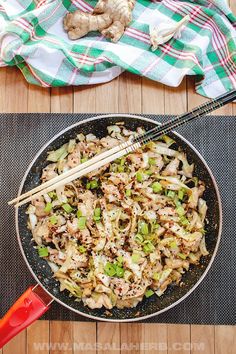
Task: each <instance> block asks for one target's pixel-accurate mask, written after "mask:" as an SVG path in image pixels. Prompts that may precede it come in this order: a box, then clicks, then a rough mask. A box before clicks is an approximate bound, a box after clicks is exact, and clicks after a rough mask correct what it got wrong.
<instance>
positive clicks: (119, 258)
mask: <svg viewBox="0 0 236 354" xmlns="http://www.w3.org/2000/svg"><path fill="white" fill-rule="evenodd" d="M117 262H118V263H119V264H122V263H123V262H124V259H123V257H122V256H118V257H117Z"/></svg>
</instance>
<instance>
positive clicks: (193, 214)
mask: <svg viewBox="0 0 236 354" xmlns="http://www.w3.org/2000/svg"><path fill="white" fill-rule="evenodd" d="M142 131H143V130H142V128H138V129H137V131H136V132H133V131H130V130H128V129H127V128H126V127H125V126H124V125H122V124H119V125H113V126H110V127H108V135H107V136H106V137H104V138H102V139H98V138H97V137H96V136H95V135H93V134H88V135H87V136H85V135H83V134H82V133H80V134H78V135H77V136H76V137H75V138H74V139H72V140H70V141H69V142H68V143H67V144H64V145H63V146H61V147H59V148H58V149H57V150H56V151H51V152H49V154H48V158H47V161H48V165H47V166H46V168H45V169H44V170H43V171H42V182H45V181H47V180H50V179H51V178H54V177H55V176H57V175H59V174H61V173H63V172H65V171H68V170H69V169H71V168H73V167H74V166H77V165H79V164H81V163H83V162H85V161H87V160H88V159H90V158H91V157H93V156H94V155H95V154H97V153H100V152H103V151H105V150H106V149H108V148H111V147H113V146H116V145H118V144H120V143H121V142H123V141H127V140H129V139H132V136H134V135H135V136H136V135H137V134H138V133H141V132H142ZM176 146H177V145H176V143H175V141H174V140H173V139H172V138H170V137H168V136H164V137H162V138H161V139H159V140H158V141H153V142H151V143H148V144H146V145H145V146H143V147H142V148H140V149H138V150H136V151H135V152H133V153H130V154H128V155H126V156H124V157H122V158H120V159H118V160H115V161H114V162H112V163H110V164H107V165H105V166H103V167H101V168H100V169H98V170H96V171H93V172H91V173H90V174H88V175H87V176H85V177H83V178H81V179H77V180H75V181H73V182H72V183H69V184H68V185H66V186H64V187H60V188H58V189H57V190H55V191H53V192H50V193H48V194H45V195H44V196H42V197H40V198H38V199H35V200H32V202H31V203H30V205H29V207H28V211H27V213H28V227H29V228H30V230H31V232H32V235H33V240H34V242H35V248H37V249H38V252H39V256H40V257H43V258H44V259H45V260H47V262H48V264H49V265H50V267H51V269H52V272H53V276H54V277H55V278H56V279H57V280H58V281H59V282H60V287H61V291H68V292H69V296H73V297H74V298H75V300H76V301H83V303H84V304H85V305H86V306H88V307H90V308H91V309H95V308H102V307H105V308H107V309H111V308H113V307H114V306H117V307H118V308H124V307H135V306H136V305H137V304H138V303H139V302H140V301H142V299H143V298H144V297H145V296H146V297H150V296H155V294H156V295H157V296H164V295H163V294H164V293H165V291H166V289H167V288H168V286H169V285H170V284H175V285H176V286H181V284H182V283H181V281H182V276H183V274H184V273H185V272H187V271H189V267H190V265H191V264H197V263H198V262H199V260H200V258H201V257H202V256H207V254H208V251H207V247H206V240H205V237H206V235H205V230H204V227H205V219H206V214H207V204H206V201H205V200H204V190H205V186H204V183H203V182H202V181H200V180H198V178H196V176H194V175H193V173H194V165H193V164H190V163H189V162H188V160H187V156H186V154H185V153H183V152H182V151H180V150H179V149H178V148H176Z"/></svg>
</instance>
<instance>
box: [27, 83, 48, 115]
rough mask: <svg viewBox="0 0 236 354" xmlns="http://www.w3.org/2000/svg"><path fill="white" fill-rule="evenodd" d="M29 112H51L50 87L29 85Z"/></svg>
mask: <svg viewBox="0 0 236 354" xmlns="http://www.w3.org/2000/svg"><path fill="white" fill-rule="evenodd" d="M28 112H29V113H49V112H50V88H45V87H39V86H35V85H29V90H28Z"/></svg>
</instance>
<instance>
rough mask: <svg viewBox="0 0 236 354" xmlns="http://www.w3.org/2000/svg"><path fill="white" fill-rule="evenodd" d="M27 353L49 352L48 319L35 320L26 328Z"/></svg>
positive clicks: (43, 353)
mask: <svg viewBox="0 0 236 354" xmlns="http://www.w3.org/2000/svg"><path fill="white" fill-rule="evenodd" d="M27 354H49V321H36V322H35V323H34V324H32V325H31V326H30V327H28V328H27Z"/></svg>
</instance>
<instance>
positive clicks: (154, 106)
mask: <svg viewBox="0 0 236 354" xmlns="http://www.w3.org/2000/svg"><path fill="white" fill-rule="evenodd" d="M164 100H165V96H164V85H162V84H160V83H159V82H155V81H152V80H149V79H147V78H145V77H143V78H142V113H146V114H164V113H165V112H164V106H165V105H164Z"/></svg>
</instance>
